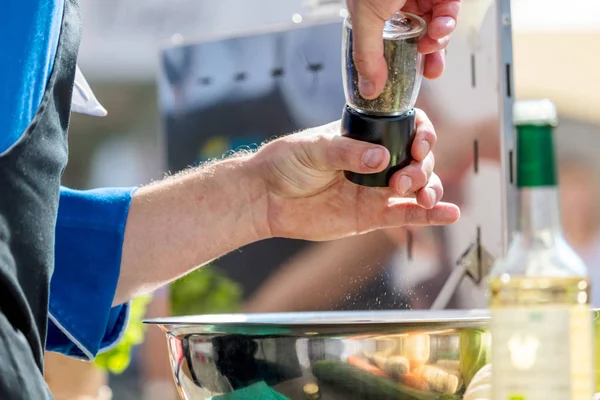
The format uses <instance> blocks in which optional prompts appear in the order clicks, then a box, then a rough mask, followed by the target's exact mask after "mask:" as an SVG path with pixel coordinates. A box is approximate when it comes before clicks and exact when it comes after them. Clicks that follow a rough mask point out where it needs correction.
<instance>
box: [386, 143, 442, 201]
mask: <svg viewBox="0 0 600 400" xmlns="http://www.w3.org/2000/svg"><path fill="white" fill-rule="evenodd" d="M434 166H435V159H434V157H433V153H429V155H428V156H427V157H426V158H425V160H424V161H421V162H413V163H412V164H410V165H409V166H408V167H405V168H402V169H401V170H400V171H398V172H396V173H395V174H394V175H392V177H391V178H390V188H391V189H392V190H393V191H394V193H396V194H398V195H400V196H406V195H408V194H409V193H414V192H417V191H419V190H421V189H422V188H424V187H425V185H427V184H428V182H429V180H430V177H431V176H432V174H433V168H434Z"/></svg>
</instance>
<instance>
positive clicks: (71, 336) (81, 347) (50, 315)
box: [48, 312, 94, 361]
mask: <svg viewBox="0 0 600 400" xmlns="http://www.w3.org/2000/svg"><path fill="white" fill-rule="evenodd" d="M48 318H49V319H50V321H52V323H54V325H56V327H57V328H58V329H60V331H61V332H62V333H63V334H64V335H65V336H66V337H67V338H68V339H69V340H70V341H71V342H72V343H73V344H74V345H75V346H77V348H78V349H79V350H81V352H82V353H83V354H85V356H86V357H87V358H88V361H94V357H93V356H92V353H90V352H89V351H88V350H87V349H86V348H85V347H84V346H83V345H82V344H81V343H79V341H78V340H77V339H75V337H74V336H73V335H71V333H70V332H69V331H68V330H66V329H65V327H64V326H62V325H61V323H60V322H58V320H57V319H56V317H54V315H52V313H51V312H48Z"/></svg>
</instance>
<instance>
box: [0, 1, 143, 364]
mask: <svg viewBox="0 0 600 400" xmlns="http://www.w3.org/2000/svg"><path fill="white" fill-rule="evenodd" d="M63 8H64V0H5V1H4V2H3V3H2V11H3V12H2V17H0V19H1V22H0V39H1V40H2V62H0V76H1V78H0V79H1V80H2V81H1V83H0V157H2V154H3V153H5V152H6V151H7V150H8V149H10V148H11V146H13V145H14V144H15V143H16V142H17V141H18V140H19V138H20V137H21V136H22V135H23V133H24V131H25V129H26V128H27V126H28V125H29V124H30V123H31V121H32V119H33V117H34V115H35V113H36V112H37V108H38V107H39V105H40V102H41V100H42V96H43V94H44V91H45V88H46V84H47V81H48V79H49V77H50V73H51V71H52V67H53V61H54V57H55V54H56V49H57V45H58V38H59V34H60V27H61V22H62V13H63ZM65 100H68V99H65ZM134 190H135V189H134V188H107V189H97V190H91V191H77V190H71V189H68V188H61V196H60V203H59V210H58V220H57V225H56V254H55V260H56V261H55V269H54V274H53V276H52V280H51V288H50V303H49V321H48V335H47V344H46V349H47V350H50V351H56V352H60V353H63V354H67V355H70V356H74V357H79V358H84V359H88V360H91V359H93V358H94V357H95V355H96V354H97V353H98V352H99V351H102V350H106V349H108V348H110V347H111V346H112V345H114V344H116V342H117V341H118V340H119V338H120V336H121V334H122V333H123V331H124V329H125V327H126V324H127V320H128V316H129V304H125V305H121V306H118V307H112V302H113V298H114V294H115V289H116V285H117V280H118V278H119V272H120V264H121V251H122V247H123V235H124V231H125V223H126V220H127V213H128V211H129V204H130V201H131V197H132V194H133V192H134Z"/></svg>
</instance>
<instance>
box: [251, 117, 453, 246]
mask: <svg viewBox="0 0 600 400" xmlns="http://www.w3.org/2000/svg"><path fill="white" fill-rule="evenodd" d="M339 132H340V125H339V122H335V123H332V124H329V125H326V126H323V127H319V128H314V129H310V130H307V131H304V132H301V133H297V134H294V135H289V136H286V137H283V138H280V139H278V140H275V141H273V142H271V143H269V144H267V145H265V146H264V147H262V148H261V149H260V150H259V151H258V152H257V153H256V154H255V155H254V156H253V158H252V160H251V163H252V164H253V165H254V166H255V167H256V168H257V169H258V171H260V172H259V173H260V175H261V179H262V180H264V182H265V185H266V194H265V197H266V203H267V206H266V217H265V219H266V221H265V222H264V224H263V225H265V226H264V227H261V228H262V229H261V230H266V231H268V232H269V234H270V236H274V237H288V238H296V239H305V240H317V241H319V240H332V239H338V238H342V237H345V236H349V235H354V234H361V233H365V232H369V231H373V230H377V229H381V228H390V227H398V226H404V225H408V224H410V225H446V224H451V223H454V222H455V221H456V220H457V219H458V218H459V215H460V212H459V209H458V207H457V206H455V205H453V204H448V203H439V201H440V199H441V198H442V196H443V187H442V183H441V181H440V179H439V178H438V177H437V175H436V174H435V173H433V168H434V164H435V160H434V157H433V154H432V153H431V149H432V148H433V146H434V145H435V141H436V134H435V131H434V129H433V125H432V124H431V122H430V121H429V119H428V118H427V116H426V115H425V113H423V112H422V111H421V110H417V112H416V134H415V140H414V144H413V146H412V149H411V153H412V157H413V159H414V161H413V163H412V164H411V165H409V166H407V167H405V168H403V169H402V170H400V171H398V172H396V174H394V176H392V178H391V180H390V185H389V187H386V188H370V187H363V186H359V185H355V184H353V183H352V182H350V181H348V180H347V179H346V178H345V177H344V174H343V172H342V171H344V170H349V171H354V172H357V173H375V172H379V171H382V170H384V169H385V168H386V166H387V165H388V163H389V160H390V155H389V152H388V151H387V149H385V148H384V147H382V146H378V145H373V144H370V143H366V142H362V141H358V140H353V139H350V138H346V137H342V136H340V134H339ZM401 196H404V197H403V198H401ZM406 196H412V198H409V197H406Z"/></svg>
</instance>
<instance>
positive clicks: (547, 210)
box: [519, 186, 562, 242]
mask: <svg viewBox="0 0 600 400" xmlns="http://www.w3.org/2000/svg"><path fill="white" fill-rule="evenodd" d="M520 202H521V204H520V208H521V213H520V214H521V215H520V226H519V231H520V234H521V235H522V236H523V239H525V240H526V242H530V241H533V240H542V241H544V242H554V240H555V239H556V238H557V237H561V236H562V223H561V218H560V202H559V193H558V188H557V187H556V186H539V187H525V188H521V191H520Z"/></svg>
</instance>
